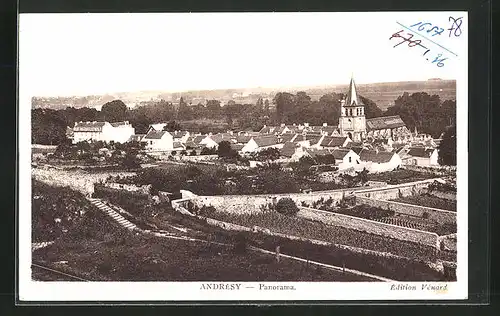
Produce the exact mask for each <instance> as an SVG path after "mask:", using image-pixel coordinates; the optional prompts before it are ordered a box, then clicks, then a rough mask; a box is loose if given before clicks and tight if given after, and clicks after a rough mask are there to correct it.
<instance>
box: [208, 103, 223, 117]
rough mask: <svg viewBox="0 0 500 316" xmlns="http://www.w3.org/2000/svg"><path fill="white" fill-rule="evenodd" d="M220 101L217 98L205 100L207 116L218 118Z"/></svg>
mask: <svg viewBox="0 0 500 316" xmlns="http://www.w3.org/2000/svg"><path fill="white" fill-rule="evenodd" d="M220 114H221V107H220V101H218V100H208V101H207V117H208V118H212V119H214V118H219V117H220V116H221V115H220Z"/></svg>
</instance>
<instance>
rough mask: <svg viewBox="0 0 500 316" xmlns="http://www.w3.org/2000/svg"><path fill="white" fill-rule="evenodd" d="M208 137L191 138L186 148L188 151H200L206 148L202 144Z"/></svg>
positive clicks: (197, 136)
mask: <svg viewBox="0 0 500 316" xmlns="http://www.w3.org/2000/svg"><path fill="white" fill-rule="evenodd" d="M205 137H206V135H195V136H189V137H188V139H187V140H186V143H185V146H186V148H188V149H200V148H203V147H205V145H203V144H201V141H202V140H203V139H204V138H205Z"/></svg>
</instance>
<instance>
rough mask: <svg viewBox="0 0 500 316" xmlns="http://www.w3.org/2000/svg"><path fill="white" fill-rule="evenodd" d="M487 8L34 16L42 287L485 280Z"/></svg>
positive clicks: (424, 296)
mask: <svg viewBox="0 0 500 316" xmlns="http://www.w3.org/2000/svg"><path fill="white" fill-rule="evenodd" d="M467 23H468V20H467V12H337V13H333V12H332V13H168V14H167V13H148V14H146V13H141V14H138V13H128V14H21V15H20V22H19V105H18V108H19V130H18V135H19V211H18V212H19V213H18V215H19V217H18V218H19V229H18V233H19V234H18V236H17V237H18V247H19V248H18V253H19V258H18V259H19V260H18V280H19V299H20V301H21V302H42V301H43V302H87V303H91V302H95V301H99V302H111V301H113V302H116V301H122V302H138V301H141V302H143V301H151V302H159V303H162V302H163V303H165V302H167V303H168V302H170V303H175V302H187V301H189V302H194V301H204V302H220V301H224V302H228V301H273V302H283V301H332V302H334V301H339V300H348V301H353V302H355V301H361V300H374V301H378V300H384V301H397V300H430V301H435V300H452V299H466V298H467V295H468V291H467V289H468V286H467V278H468V265H467V258H468V253H467V251H468V250H467V230H468V226H467V216H468V207H467V205H468V202H467V198H468V180H467V173H468V163H467V141H468V138H467V137H468V136H467V134H468V132H467V131H468V125H467V112H468V103H467V100H468V97H467V95H468V91H467V86H468V84H467V69H468V68H467Z"/></svg>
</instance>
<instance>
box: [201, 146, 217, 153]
mask: <svg viewBox="0 0 500 316" xmlns="http://www.w3.org/2000/svg"><path fill="white" fill-rule="evenodd" d="M215 154H217V150H216V149H215V148H208V147H203V148H202V149H201V152H200V155H215Z"/></svg>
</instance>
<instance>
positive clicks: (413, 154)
mask: <svg viewBox="0 0 500 316" xmlns="http://www.w3.org/2000/svg"><path fill="white" fill-rule="evenodd" d="M438 158H439V155H438V150H437V149H436V148H424V147H412V148H409V150H408V152H407V153H406V157H405V158H404V164H406V165H414V166H437V165H439V163H438Z"/></svg>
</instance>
